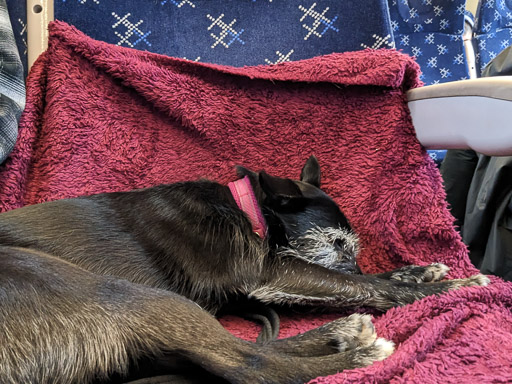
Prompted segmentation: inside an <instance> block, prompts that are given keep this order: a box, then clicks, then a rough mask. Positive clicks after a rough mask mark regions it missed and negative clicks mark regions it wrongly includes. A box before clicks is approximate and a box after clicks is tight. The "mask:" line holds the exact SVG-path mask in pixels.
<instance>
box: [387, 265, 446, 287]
mask: <svg viewBox="0 0 512 384" xmlns="http://www.w3.org/2000/svg"><path fill="white" fill-rule="evenodd" d="M449 270H450V268H449V267H448V266H446V265H444V264H441V263H434V264H430V265H427V266H424V267H422V266H418V265H407V266H405V267H402V268H399V269H397V270H395V271H393V272H391V274H390V276H389V279H390V280H399V281H403V282H407V283H433V282H436V281H440V280H442V279H444V277H445V276H446V274H447V273H448V271H449Z"/></svg>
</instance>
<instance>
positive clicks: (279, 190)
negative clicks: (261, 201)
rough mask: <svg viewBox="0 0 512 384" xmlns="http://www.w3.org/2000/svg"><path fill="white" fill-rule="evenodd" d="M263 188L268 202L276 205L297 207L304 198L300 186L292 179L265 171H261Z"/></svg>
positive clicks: (260, 176)
mask: <svg viewBox="0 0 512 384" xmlns="http://www.w3.org/2000/svg"><path fill="white" fill-rule="evenodd" d="M259 182H260V186H261V189H262V190H263V192H264V193H265V196H266V198H267V202H268V203H270V205H272V206H274V207H289V208H292V207H296V206H297V205H298V204H299V205H301V204H302V202H303V200H304V198H303V196H302V192H301V191H300V188H299V187H298V186H297V184H295V183H294V182H293V181H292V180H290V179H282V178H280V177H274V176H270V175H269V174H268V173H266V172H265V171H262V172H260V173H259Z"/></svg>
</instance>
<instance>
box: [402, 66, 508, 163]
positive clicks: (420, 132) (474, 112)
mask: <svg viewBox="0 0 512 384" xmlns="http://www.w3.org/2000/svg"><path fill="white" fill-rule="evenodd" d="M407 98H408V101H409V109H410V111H411V116H412V121H413V124H414V129H415V130H416V135H417V137H418V140H419V141H420V143H421V144H423V145H424V146H425V147H426V148H429V149H473V150H475V151H476V152H479V153H482V154H485V155H489V156H510V155H512V76H500V77H486V78H480V79H472V80H462V81H454V82H450V83H444V84H437V85H430V86H427V87H422V88H416V89H412V90H410V91H408V92H407Z"/></svg>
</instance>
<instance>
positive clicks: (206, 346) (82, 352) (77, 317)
mask: <svg viewBox="0 0 512 384" xmlns="http://www.w3.org/2000/svg"><path fill="white" fill-rule="evenodd" d="M0 345H1V346H2V348H0V377H2V382H3V383H9V384H10V383H41V384H49V383H52V384H61V383H66V384H67V383H88V382H90V381H92V379H97V380H101V379H107V378H108V377H109V376H110V375H112V374H113V373H119V374H124V373H126V372H127V371H128V369H129V366H130V363H131V362H133V361H137V360H138V359H140V358H144V357H156V358H161V357H163V356H164V355H166V354H167V355H170V356H172V355H178V356H181V357H183V358H185V359H188V360H190V361H191V362H192V363H194V364H197V365H199V366H201V367H202V368H204V369H206V370H207V371H209V372H211V373H213V374H215V375H217V376H219V377H222V378H224V379H226V380H228V381H229V382H231V383H276V384H277V383H279V384H284V383H298V382H306V381H308V380H311V379H313V378H315V377H317V376H325V375H330V374H334V373H336V372H339V371H341V370H343V369H352V368H356V367H362V366H366V365H368V364H371V363H372V362H373V361H375V360H382V359H384V358H385V357H387V356H388V355H389V354H390V353H391V352H392V351H393V346H392V344H390V343H389V342H387V341H385V340H382V339H377V340H376V341H375V342H374V343H373V344H371V345H369V346H360V347H356V348H355V349H353V350H349V351H347V352H343V353H336V354H330V355H327V356H319V357H296V356H291V355H289V354H286V353H284V352H286V351H283V350H282V351H279V348H274V347H273V345H272V344H268V345H257V344H253V343H249V342H246V341H243V340H241V339H238V338H236V337H234V336H233V335H231V334H230V333H229V332H227V331H226V330H225V329H224V328H223V327H222V326H221V325H220V324H219V322H218V321H217V320H216V319H215V318H214V317H213V316H211V315H210V314H208V313H207V312H206V311H204V310H202V309H201V308H200V307H199V306H197V305H196V304H195V303H193V302H191V301H190V300H188V299H185V298H183V297H181V296H179V295H176V294H174V293H172V292H167V291H162V290H157V289H152V288H148V287H145V286H140V285H137V284H133V283H129V282H127V281H124V280H118V279H114V278H110V277H105V276H98V275H94V274H91V273H89V272H87V271H84V270H82V269H80V268H78V267H76V266H74V265H72V264H69V263H67V262H64V261H62V260H59V259H57V258H54V257H52V256H49V255H47V254H44V253H40V252H34V251H29V250H24V249H20V248H10V247H0ZM297 346H298V347H300V345H299V344H297Z"/></svg>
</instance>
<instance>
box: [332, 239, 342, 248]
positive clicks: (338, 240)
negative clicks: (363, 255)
mask: <svg viewBox="0 0 512 384" xmlns="http://www.w3.org/2000/svg"><path fill="white" fill-rule="evenodd" d="M334 246H335V247H336V248H337V249H340V250H341V249H343V247H344V246H345V239H336V240H334Z"/></svg>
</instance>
